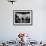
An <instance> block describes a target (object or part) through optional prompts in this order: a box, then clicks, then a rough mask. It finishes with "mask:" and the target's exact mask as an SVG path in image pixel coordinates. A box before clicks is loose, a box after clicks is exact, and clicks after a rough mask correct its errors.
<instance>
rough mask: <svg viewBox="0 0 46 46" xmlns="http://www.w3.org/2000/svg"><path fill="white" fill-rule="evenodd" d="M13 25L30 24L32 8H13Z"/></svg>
mask: <svg viewBox="0 0 46 46" xmlns="http://www.w3.org/2000/svg"><path fill="white" fill-rule="evenodd" d="M13 24H14V25H32V10H13Z"/></svg>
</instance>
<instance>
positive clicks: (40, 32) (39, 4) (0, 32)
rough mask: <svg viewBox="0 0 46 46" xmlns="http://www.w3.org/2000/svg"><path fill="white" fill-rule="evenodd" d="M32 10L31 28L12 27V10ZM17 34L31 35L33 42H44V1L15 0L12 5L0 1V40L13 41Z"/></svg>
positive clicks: (5, 1)
mask: <svg viewBox="0 0 46 46" xmlns="http://www.w3.org/2000/svg"><path fill="white" fill-rule="evenodd" d="M21 9H28V10H30V9H32V10H33V25H32V26H14V25H13V10H21ZM18 32H26V33H30V34H31V38H32V39H33V40H37V41H40V40H43V41H44V40H46V1H45V0H17V1H16V2H15V3H14V4H13V5H12V4H11V3H10V2H8V1H7V0H0V40H11V39H12V40H15V38H16V37H17V34H18Z"/></svg>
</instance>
